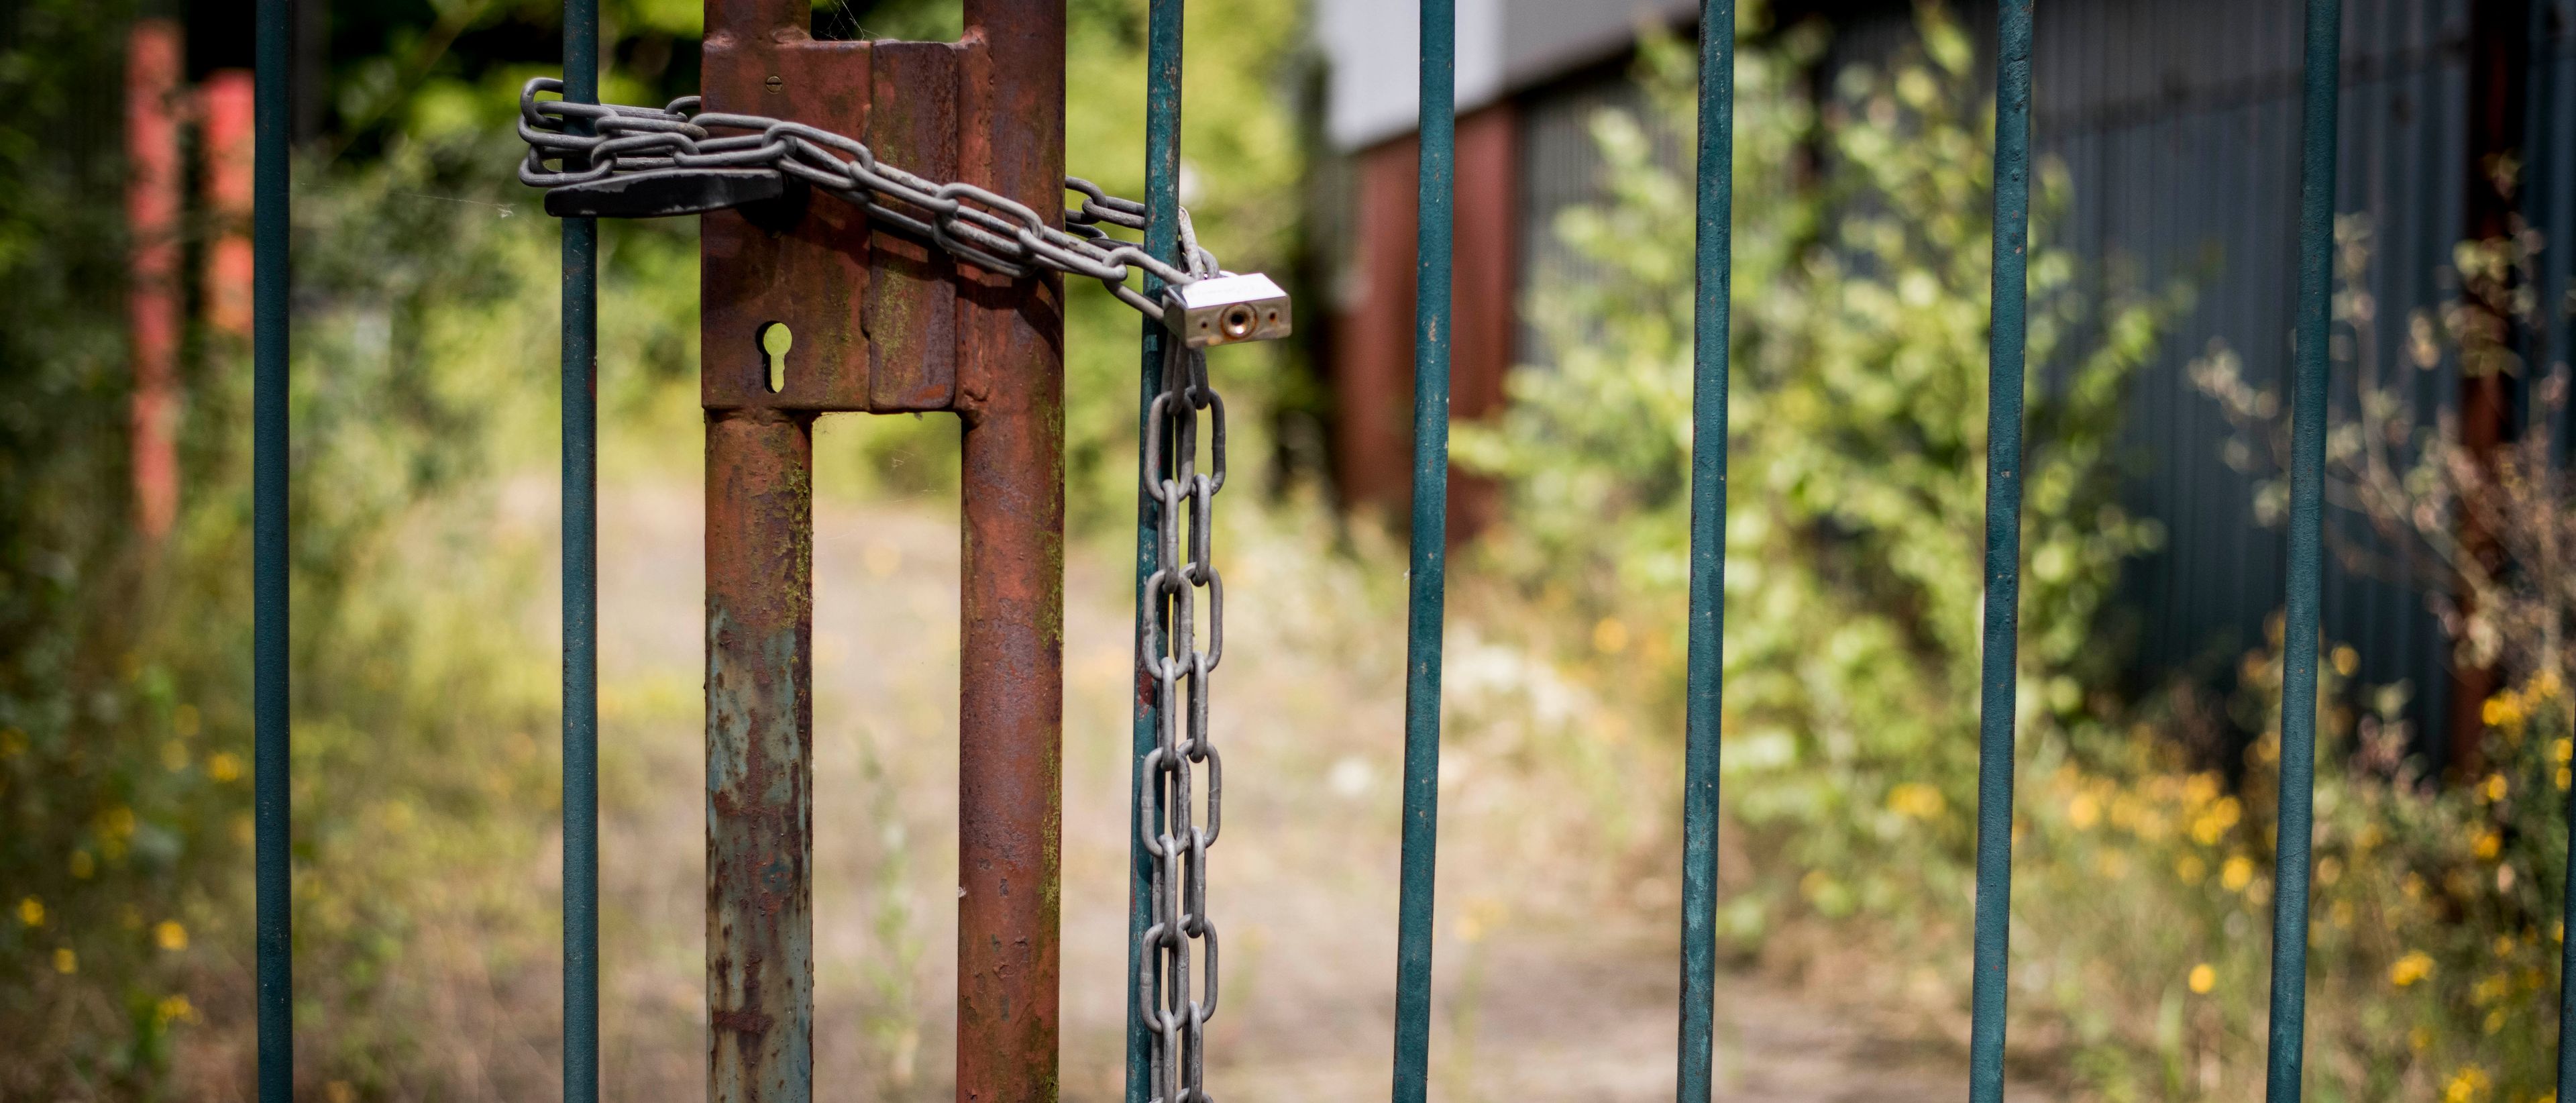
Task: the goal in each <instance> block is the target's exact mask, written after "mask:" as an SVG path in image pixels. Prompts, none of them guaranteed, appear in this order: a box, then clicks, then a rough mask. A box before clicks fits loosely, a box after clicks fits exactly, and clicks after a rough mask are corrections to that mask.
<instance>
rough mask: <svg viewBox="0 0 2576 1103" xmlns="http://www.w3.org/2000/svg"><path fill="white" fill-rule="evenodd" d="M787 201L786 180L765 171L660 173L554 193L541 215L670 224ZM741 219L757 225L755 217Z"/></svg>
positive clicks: (548, 195) (757, 216) (613, 178)
mask: <svg viewBox="0 0 2576 1103" xmlns="http://www.w3.org/2000/svg"><path fill="white" fill-rule="evenodd" d="M787 198H788V196H787V178H786V177H784V176H782V175H780V174H779V173H778V172H776V171H775V170H771V169H688V170H681V169H666V170H664V171H661V172H639V173H634V174H632V175H621V176H611V177H608V178H606V179H604V180H593V181H591V182H589V183H586V184H569V185H566V186H564V187H560V188H556V189H554V190H553V191H550V192H547V193H546V213H547V214H550V215H553V216H555V217H556V218H671V217H675V216H678V215H690V214H707V213H710V212H714V211H722V210H730V209H732V208H736V207H749V206H752V205H753V204H759V203H775V202H778V201H780V200H784V199H787ZM746 217H748V218H750V219H752V220H753V221H755V222H757V221H761V220H762V215H761V213H760V212H750V213H748V214H747V215H746Z"/></svg>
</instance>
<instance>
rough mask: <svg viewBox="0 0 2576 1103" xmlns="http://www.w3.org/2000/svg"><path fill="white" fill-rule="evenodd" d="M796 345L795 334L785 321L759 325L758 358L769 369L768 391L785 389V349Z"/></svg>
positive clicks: (776, 391) (772, 392)
mask: <svg viewBox="0 0 2576 1103" xmlns="http://www.w3.org/2000/svg"><path fill="white" fill-rule="evenodd" d="M795 346H796V335H795V334H794V333H792V332H790V331H789V330H788V328H787V323H785V322H771V323H769V324H767V325H764V326H762V327H760V360H761V363H762V364H764V365H766V366H767V367H768V369H769V393H771V394H777V393H779V392H780V391H784V390H786V389H787V350H788V349H791V348H794V347H795Z"/></svg>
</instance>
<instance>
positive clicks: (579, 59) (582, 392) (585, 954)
mask: <svg viewBox="0 0 2576 1103" xmlns="http://www.w3.org/2000/svg"><path fill="white" fill-rule="evenodd" d="M564 98H565V99H567V100H571V101H574V102H576V103H597V102H599V0H564ZM575 125H576V126H582V125H584V124H579V123H576V124H575ZM598 262H599V222H598V220H597V219H590V218H567V219H564V220H563V568H562V569H563V840H564V841H563V999H564V1012H563V1014H564V1017H563V1097H564V1103H596V1101H597V1100H598V1098H599V403H598V369H599V263H598Z"/></svg>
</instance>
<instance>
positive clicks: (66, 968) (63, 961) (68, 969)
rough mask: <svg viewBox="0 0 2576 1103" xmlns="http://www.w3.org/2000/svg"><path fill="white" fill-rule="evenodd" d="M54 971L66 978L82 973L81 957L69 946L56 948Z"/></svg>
mask: <svg viewBox="0 0 2576 1103" xmlns="http://www.w3.org/2000/svg"><path fill="white" fill-rule="evenodd" d="M54 971H55V972H57V973H61V974H63V975H64V976H70V975H72V974H73V973H77V972H80V955H78V954H75V953H73V952H72V948H71V947H69V946H61V947H57V948H55V950H54Z"/></svg>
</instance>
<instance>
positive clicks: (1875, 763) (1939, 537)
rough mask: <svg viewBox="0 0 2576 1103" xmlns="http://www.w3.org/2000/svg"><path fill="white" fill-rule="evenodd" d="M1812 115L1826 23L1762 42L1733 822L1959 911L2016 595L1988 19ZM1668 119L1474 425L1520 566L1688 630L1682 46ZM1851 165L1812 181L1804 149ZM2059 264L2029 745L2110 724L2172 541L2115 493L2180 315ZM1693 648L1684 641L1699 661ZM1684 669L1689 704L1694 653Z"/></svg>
mask: <svg viewBox="0 0 2576 1103" xmlns="http://www.w3.org/2000/svg"><path fill="white" fill-rule="evenodd" d="M1921 29H1922V32H1923V42H1924V48H1923V49H1922V50H1921V51H1920V52H1919V53H1917V54H1915V55H1913V56H1911V57H1909V58H1907V59H1905V60H1902V61H1900V62H1898V63H1897V64H1895V65H1894V66H1893V67H1891V68H1890V69H1889V70H1888V71H1887V72H1886V73H1884V74H1880V73H1874V72H1870V71H1867V70H1858V69H1856V70H1853V71H1850V72H1847V73H1845V74H1844V75H1843V77H1842V79H1841V81H1840V84H1839V90H1838V92H1837V94H1836V95H1835V97H1834V99H1833V102H1831V103H1830V104H1828V105H1825V107H1824V108H1823V109H1822V110H1821V111H1820V110H1818V109H1817V108H1816V107H1815V106H1814V105H1812V104H1810V103H1808V102H1806V100H1805V98H1804V97H1803V95H1802V93H1801V91H1800V84H1799V82H1798V79H1797V78H1798V75H1799V73H1800V71H1801V69H1802V67H1803V66H1805V65H1807V64H1808V63H1810V62H1811V61H1812V60H1813V59H1814V58H1815V57H1816V56H1817V55H1818V53H1819V52H1820V49H1821V45H1822V43H1821V40H1820V38H1819V36H1818V35H1817V34H1816V33H1815V32H1814V31H1812V30H1811V29H1810V28H1806V27H1798V28H1791V29H1789V30H1787V31H1785V32H1782V33H1779V34H1777V35H1772V36H1767V37H1764V36H1758V35H1755V34H1753V32H1757V31H1759V30H1760V28H1758V27H1757V26H1748V27H1747V28H1746V30H1747V32H1748V37H1750V38H1751V39H1752V41H1756V42H1765V43H1767V45H1762V46H1757V47H1753V48H1748V49H1746V50H1744V51H1742V52H1741V53H1740V54H1739V55H1738V61H1737V67H1736V87H1737V118H1736V127H1735V134H1736V151H1735V156H1736V177H1735V180H1736V191H1735V195H1736V200H1735V202H1736V218H1735V227H1736V230H1735V245H1734V257H1735V262H1734V263H1735V269H1734V296H1733V302H1734V311H1733V315H1734V327H1733V341H1732V343H1731V344H1732V349H1731V356H1732V361H1733V366H1732V372H1731V385H1730V397H1731V404H1732V409H1731V412H1730V422H1731V425H1732V427H1733V445H1732V448H1731V449H1730V452H1731V455H1730V457H1729V464H1730V474H1729V494H1728V530H1727V549H1726V551H1727V610H1726V663H1725V666H1726V679H1727V680H1726V710H1727V718H1726V726H1727V747H1726V752H1725V761H1726V764H1727V769H1728V779H1727V782H1728V792H1729V804H1730V809H1731V811H1732V812H1733V814H1735V815H1736V816H1738V817H1740V818H1742V819H1743V820H1744V821H1746V822H1747V823H1750V824H1753V825H1757V826H1761V827H1765V828H1768V829H1772V830H1775V831H1776V832H1777V833H1778V837H1779V839H1780V841H1781V842H1782V844H1783V845H1784V846H1786V847H1787V850H1786V855H1787V857H1788V861H1789V863H1790V865H1791V866H1792V867H1794V868H1793V869H1791V870H1782V871H1776V872H1794V871H1795V870H1813V871H1828V870H1829V871H1833V872H1830V873H1824V874H1822V875H1819V876H1812V877H1809V878H1807V879H1806V881H1805V883H1804V886H1803V888H1804V894H1805V895H1806V897H1807V899H1808V900H1809V902H1810V903H1811V904H1812V905H1813V906H1815V907H1816V908H1818V909H1820V910H1823V911H1825V912H1827V913H1830V914H1843V913H1847V912H1850V911H1852V910H1853V909H1855V908H1868V909H1872V910H1881V911H1902V910H1905V909H1907V908H1910V907H1912V906H1914V902H1916V901H1919V900H1923V899H1927V898H1932V899H1946V898H1952V897H1954V896H1955V894H1956V893H1957V892H1958V891H1959V890H1960V888H1961V886H1962V885H1963V884H1964V882H1963V880H1962V878H1963V877H1964V876H1965V872H1966V865H1965V859H1966V858H1967V857H1968V854H1969V849H1970V846H1971V841H1972V836H1971V833H1970V830H1969V828H1970V823H1969V820H1968V818H1967V816H1966V814H1965V810H1967V809H1968V808H1970V807H1972V806H1973V794H1974V773H1975V749H1976V739H1975V728H1976V699H1977V695H1976V693H1975V686H1976V674H1977V662H1978V647H1977V634H1978V622H1979V606H1980V604H1981V602H1982V589H1981V587H1980V585H1979V582H1978V574H1979V564H1980V562H1981V556H1982V549H1983V546H1984V544H1983V524H1984V478H1985V468H1984V453H1985V433H1984V425H1985V417H1984V414H1985V372H1986V332H1987V325H1986V321H1987V319H1986V299H1987V290H1988V283H1989V270H1990V265H1991V261H1992V257H1991V252H1990V249H1991V242H1990V226H1991V223H1990V221H1989V217H1988V212H1989V210H1990V206H1991V204H1990V201H1989V199H1988V196H1989V194H1990V191H1989V180H1990V179H1991V163H1990V161H1991V153H1990V150H1991V148H1992V145H1991V134H1990V132H1989V131H1988V130H1986V129H1981V128H1980V125H1979V124H1978V123H1977V122H1975V121H1973V120H1974V119H1975V118H1976V117H1977V116H1976V114H1975V113H1974V111H1973V107H1974V101H1973V99H1972V93H1971V84H1970V81H1971V59H1970V54H1971V51H1970V50H1969V48H1968V46H1967V44H1966V42H1965V40H1964V38H1963V37H1961V34H1960V32H1959V30H1958V28H1957V27H1956V26H1955V25H1953V24H1952V23H1950V22H1949V21H1948V20H1947V18H1946V17H1944V16H1942V15H1941V14H1940V13H1939V11H1938V9H1925V14H1924V16H1923V21H1922V24H1921ZM1645 56H1646V62H1645V65H1644V66H1643V70H1644V72H1643V76H1644V79H1645V81H1646V84H1647V87H1648V89H1649V95H1650V103H1651V105H1652V110H1651V112H1650V113H1649V114H1648V115H1647V116H1646V117H1642V118H1641V117H1638V116H1635V115H1631V114H1626V113H1621V112H1615V111H1614V112H1608V113H1605V114H1604V115H1602V116H1601V117H1600V118H1599V119H1597V120H1596V122H1595V125H1594V132H1595V135H1596V138H1597V139H1598V141H1599V144H1600V148H1601V150H1602V152H1603V154H1604V156H1605V160H1606V161H1607V162H1608V163H1609V169H1608V171H1607V174H1606V182H1607V184H1608V185H1609V192H1610V196H1609V199H1608V200H1607V201H1606V202H1604V203H1602V204H1600V205H1597V206H1592V207H1579V208H1576V209H1573V210H1571V211H1568V212H1567V213H1566V214H1565V215H1564V216H1563V217H1562V218H1561V220H1560V222H1559V225H1558V227H1557V229H1558V232H1559V233H1560V235H1561V236H1562V239H1563V240H1564V241H1565V242H1566V243H1567V244H1569V245H1570V246H1572V248H1573V249H1574V251H1575V252H1576V253H1577V254H1578V255H1579V256H1581V257H1582V258H1583V260H1585V261H1586V262H1588V263H1589V264H1590V265H1591V266H1592V267H1593V268H1594V270H1595V271H1596V272H1597V273H1598V275H1597V277H1595V278H1594V279H1591V280H1589V281H1582V282H1576V281H1568V280H1565V279H1563V278H1559V279H1557V280H1555V281H1553V282H1551V283H1549V284H1548V285H1547V290H1546V291H1545V292H1544V293H1542V294H1540V295H1538V296H1536V297H1534V300H1533V302H1532V304H1531V308H1532V310H1533V312H1534V313H1535V316H1536V317H1537V319H1538V323H1539V325H1540V328H1541V331H1542V332H1543V333H1544V334H1545V335H1546V336H1547V338H1548V346H1549V349H1550V353H1551V356H1552V361H1553V362H1551V363H1547V364H1543V365H1538V366H1534V367H1531V368H1528V369H1525V370H1522V371H1519V372H1516V373H1515V374H1514V376H1513V383H1512V386H1513V398H1514V401H1513V404H1512V407H1511V409H1510V410H1509V412H1507V413H1506V414H1505V415H1504V416H1503V417H1502V419H1501V420H1500V421H1499V422H1498V423H1496V424H1492V425H1489V426H1483V427H1478V428H1476V429H1473V430H1471V431H1464V432H1461V434H1460V447H1459V454H1460V455H1461V457H1462V459H1464V460H1465V461H1466V462H1468V463H1471V464H1473V465H1475V466H1478V467H1480V468H1483V469H1485V470H1489V471H1493V472H1496V473H1498V474H1502V475H1504V476H1507V477H1509V478H1510V479H1511V486H1512V495H1513V503H1514V512H1513V515H1512V522H1511V530H1510V532H1509V533H1508V534H1507V536H1506V537H1505V538H1504V542H1503V546H1502V547H1501V548H1500V549H1498V551H1497V555H1498V556H1499V557H1500V559H1501V561H1502V563H1503V564H1504V565H1505V567H1506V568H1507V569H1509V570H1511V571H1513V572H1514V573H1516V574H1517V575H1519V576H1520V577H1523V578H1525V579H1527V580H1529V583H1530V585H1532V586H1534V587H1538V588H1541V589H1551V588H1562V589H1564V590H1566V591H1567V593H1566V595H1565V596H1566V597H1567V599H1568V600H1570V601H1571V602H1572V603H1573V604H1574V605H1575V606H1576V607H1577V608H1580V609H1583V610H1586V611H1588V612H1589V614H1590V615H1591V616H1596V617H1613V618H1619V619H1620V620H1621V621H1622V623H1625V622H1627V621H1637V622H1641V623H1642V624H1643V625H1644V626H1645V628H1644V630H1645V631H1647V632H1649V633H1653V634H1657V635H1660V636H1662V637H1664V638H1666V639H1668V640H1670V639H1678V636H1679V633H1680V631H1681V628H1682V618H1681V615H1680V614H1681V610H1680V609H1679V608H1678V607H1677V606H1676V604H1675V602H1676V600H1677V595H1678V593H1679V591H1680V589H1681V583H1682V581H1683V579H1684V577H1685V574H1686V571H1687V509H1688V498H1687V489H1688V488H1687V473H1688V469H1689V458H1690V434H1689V420H1690V395H1691V370H1692V369H1691V350H1690V334H1691V315H1690V306H1691V276H1692V248H1693V233H1692V214H1691V194H1692V193H1691V184H1690V182H1689V179H1688V174H1687V171H1686V170H1677V169H1675V168H1673V167H1670V166H1668V165H1667V164H1666V163H1665V162H1664V161H1663V160H1661V159H1659V157H1658V155H1657V152H1656V151H1657V150H1658V149H1659V148H1661V149H1688V148H1690V135H1691V134H1692V133H1693V131H1694V127H1695V121H1694V117H1695V110H1694V103H1693V98H1692V87H1693V65H1692V59H1691V58H1690V56H1689V55H1688V54H1687V53H1686V52H1685V50H1684V49H1682V48H1681V47H1679V46H1677V45H1676V44H1673V43H1670V42H1662V43H1654V44H1650V46H1649V48H1648V49H1647V51H1646V55H1645ZM1817 145H1821V147H1822V148H1823V149H1824V150H1825V151H1826V156H1825V158H1824V167H1823V168H1822V169H1821V170H1820V173H1821V178H1820V179H1819V180H1817V181H1814V182H1812V183H1808V182H1802V181H1800V180H1798V179H1796V178H1795V170H1794V169H1793V168H1792V166H1795V165H1796V164H1798V162H1799V160H1800V157H1799V156H1798V154H1799V151H1800V150H1802V149H1806V148H1811V147H1813V146H1817ZM2042 183H2043V189H2042V194H2043V198H2044V200H2045V202H2044V204H2043V206H2042V207H2041V210H2040V218H2039V220H2038V222H2039V225H2038V227H2037V228H2036V231H2035V234H2034V241H2035V244H2034V251H2033V254H2032V258H2031V264H2030V296H2031V304H2032V310H2031V318H2032V323H2031V331H2030V344H2029V348H2030V364H2031V368H2030V383H2031V388H2030V390H2031V395H2032V400H2031V403H2030V410H2029V418H2028V429H2027V433H2028V440H2029V447H2028V458H2027V465H2028V466H2027V471H2028V474H2027V486H2028V491H2027V498H2026V505H2025V511H2026V515H2025V526H2024V536H2023V539H2024V542H2025V543H2024V546H2025V554H2026V555H2027V556H2028V557H2029V559H2028V562H2029V570H2028V572H2027V573H2026V574H2025V576H2024V583H2023V585H2024V589H2023V598H2022V602H2023V607H2022V616H2023V621H2022V639H2023V645H2022V663H2023V667H2022V677H2023V680H2024V683H2025V686H2026V689H2025V693H2024V695H2023V697H2024V700H2025V701H2027V702H2030V703H2031V704H2032V705H2034V706H2037V707H2036V708H2034V709H2032V710H2031V712H2032V715H2029V716H2026V717H2025V718H2024V719H2025V721H2026V722H2027V723H2026V730H2034V731H2041V732H2056V733H2061V734H2064V735H2066V736H2068V737H2070V738H2076V739H2079V740H2080V739H2082V738H2083V736H2084V734H2085V733H2086V732H2089V731H2090V730H2091V728H2092V721H2091V720H2090V719H2089V716H2090V715H2091V713H2092V712H2093V711H2094V710H2095V709H2096V708H2098V702H2096V701H2095V700H2093V699H2092V698H2093V697H2095V696H2097V695H2098V694H2099V693H2100V691H2101V688H2102V687H2104V686H2106V685H2107V684H2108V677H2109V675H2110V674H2111V672H2112V668H2111V666H2110V663H2111V661H2112V660H2113V658H2114V656H2115V649H2112V648H2107V647H2105V646H2103V639H2102V635H2101V633H2102V631H2103V629H2104V628H2105V622H2106V620H2107V617H2106V603H2107V601H2108V598H2109V596H2110V594H2111V589H2112V586H2113V584H2114V582H2115V580H2116V578H2117V574H2118V569H2119V566H2120V563H2121V562H2122V560H2123V559H2125V558H2126V557H2128V556H2130V555H2132V554H2134V553H2136V552H2138V551H2140V550H2143V549H2145V548H2148V547H2150V546H2152V545H2153V543H2154V541H2155V540H2156V530H2155V528H2154V527H2153V525H2152V524H2151V523H2149V522H2145V521H2141V520H2139V519H2135V518H2132V517H2130V516H2128V515H2127V514H2125V513H2124V512H2123V511H2122V510H2121V509H2120V507H2119V506H2118V504H2117V502H2116V499H2115V494H2114V491H2115V488H2116V476H2117V470H2116V467H2115V464H2114V455H2113V451H2114V441H2115V434H2116V432H2117V429H2118V403H2119V402H2120V400H2121V398H2122V394H2123V390H2124V383H2125V381H2126V380H2127V379H2128V377H2129V375H2130V374H2131V373H2132V372H2133V371H2134V370H2135V369H2136V368H2137V367H2138V365H2139V364H2140V363H2141V362H2143V361H2144V359H2145V358H2146V357H2147V356H2148V355H2149V354H2150V353H2151V352H2152V351H2153V349H2154V345H2155V336H2156V332H2157V330H2158V327H2159V324H2160V322H2161V320H2162V318H2163V317H2164V316H2165V313H2166V311H2167V310H2168V309H2170V303H2168V302H2153V301H2146V302H2141V301H2114V302H2112V303H2110V304H2109V305H2108V306H2105V307H2099V308H2097V307H2096V302H2097V300H2096V299H2095V298H2094V297H2092V296H2090V295H2087V294H2085V293H2084V292H2083V289H2081V288H2079V286H2078V284H2077V278H2076V266H2075V263H2074V260H2073V258H2072V257H2071V256H2069V255H2068V254H2067V253H2066V252H2065V251H2064V250H2063V249H2061V248H2056V247H2053V246H2052V245H2051V244H2050V242H2049V237H2048V233H2047V230H2048V227H2049V222H2050V217H2051V215H2052V213H2053V212H2054V211H2055V210H2056V209H2058V208H2059V207H2061V206H2062V202H2063V195H2064V192H2065V183H2064V179H2063V174H2062V173H2058V172H2049V173H2047V174H2045V175H2044V176H2043V181H2042ZM1665 653H1667V654H1669V655H1672V656H1678V655H1679V653H1680V649H1679V648H1678V647H1669V648H1666V649H1665ZM1666 665H1667V669H1665V670H1662V671H1659V672H1658V673H1659V674H1660V675H1661V676H1662V677H1663V679H1664V682H1665V687H1666V690H1667V691H1668V692H1670V691H1672V690H1674V689H1676V688H1677V682H1678V669H1677V664H1673V663H1668V664H1666Z"/></svg>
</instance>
